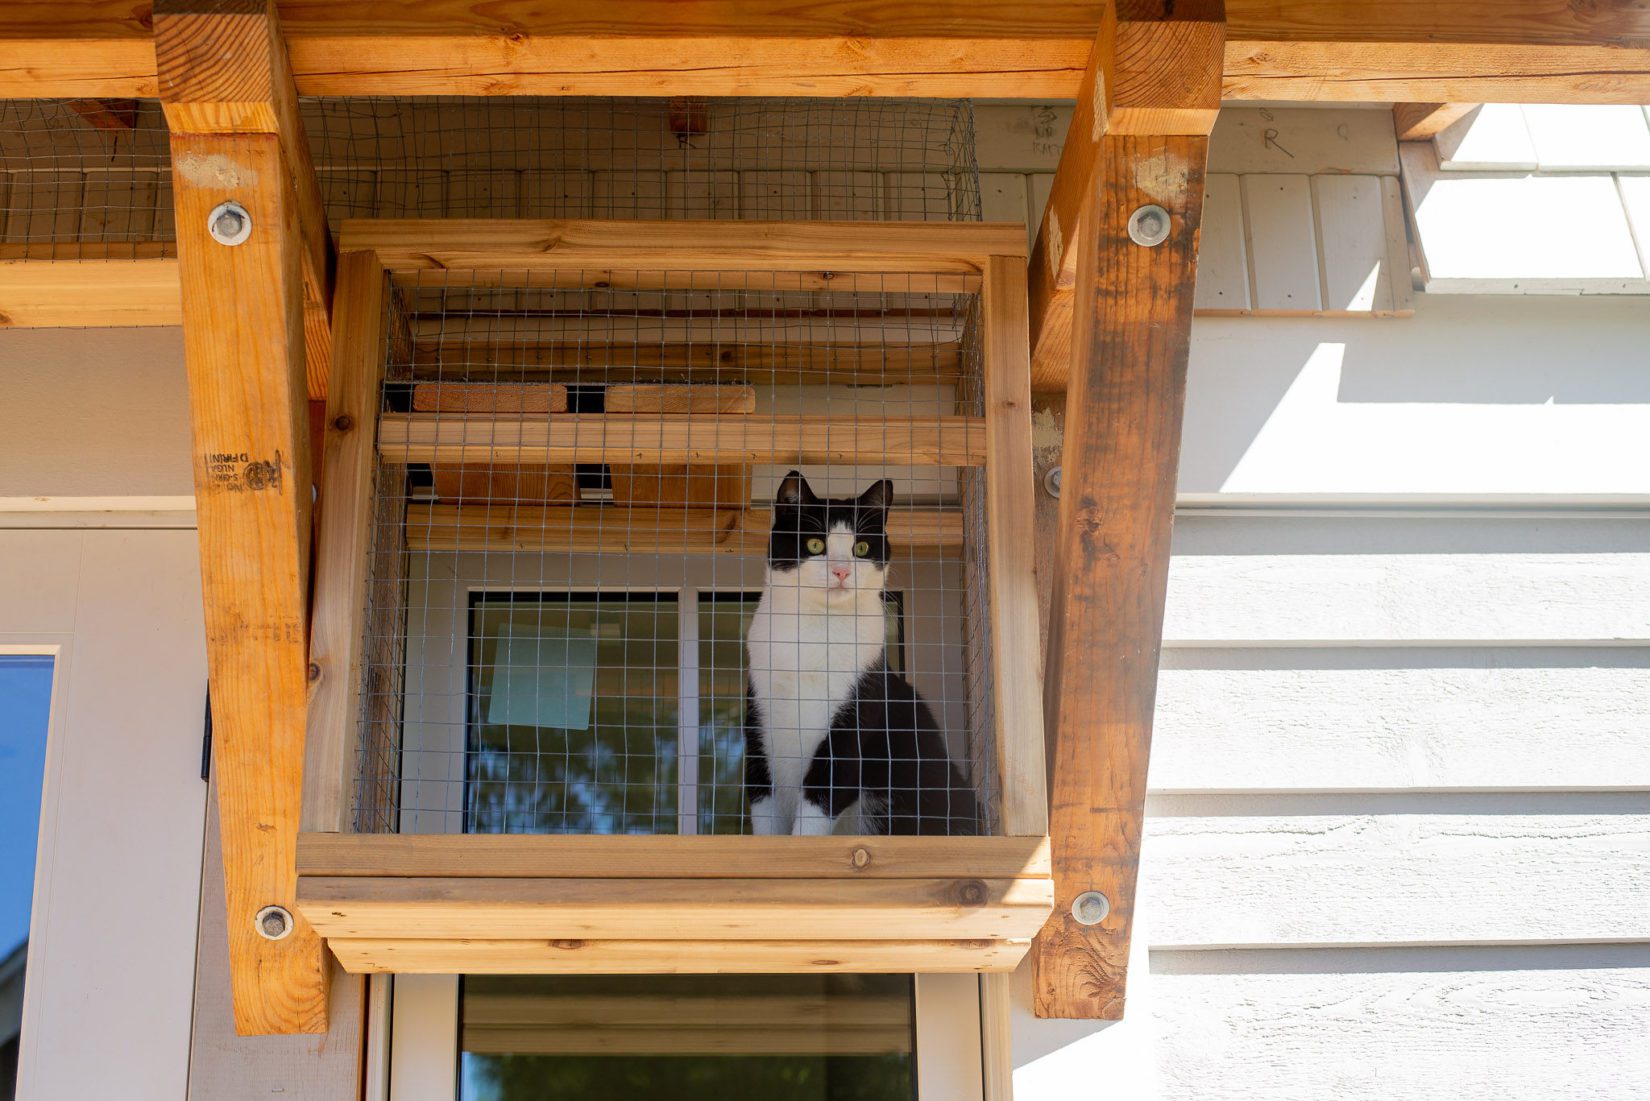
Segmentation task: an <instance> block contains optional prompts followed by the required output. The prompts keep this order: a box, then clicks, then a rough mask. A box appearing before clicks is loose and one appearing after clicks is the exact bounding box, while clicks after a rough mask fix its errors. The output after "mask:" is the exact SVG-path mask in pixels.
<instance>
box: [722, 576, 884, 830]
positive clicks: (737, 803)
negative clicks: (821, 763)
mask: <svg viewBox="0 0 1650 1101" xmlns="http://www.w3.org/2000/svg"><path fill="white" fill-rule="evenodd" d="M759 599H760V597H759V596H758V595H757V594H745V593H701V594H700V596H699V832H700V833H725V834H726V833H745V832H747V829H746V824H745V811H746V807H745V687H746V667H745V632H746V631H747V630H748V629H749V627H750V622H751V616H753V615H755V614H756V604H757V601H758V600H759ZM884 599H885V601H886V603H887V606H888V636H887V653H888V664H889V666H890V667H891V668H892V669H893V670H894V671H895V672H896V673H897V672H903V671H904V667H905V663H904V652H903V651H904V646H903V642H902V631H903V624H902V616H903V612H902V605H901V602H900V598H899V596H898V594H895V593H889V594H887V596H886V597H885V598H884Z"/></svg>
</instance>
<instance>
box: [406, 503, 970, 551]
mask: <svg viewBox="0 0 1650 1101" xmlns="http://www.w3.org/2000/svg"><path fill="white" fill-rule="evenodd" d="M772 526H773V514H772V512H771V511H769V510H768V509H765V508H680V507H674V506H667V507H665V508H663V509H661V508H647V507H641V506H638V507H634V508H623V507H619V506H612V505H604V506H600V507H570V505H567V504H562V505H548V506H540V505H531V504H514V503H500V502H498V501H494V502H492V503H491V504H489V505H486V506H483V507H481V508H466V507H465V506H463V505H455V504H433V505H432V504H416V503H415V504H410V505H408V506H407V549H408V550H414V551H520V552H523V553H533V554H544V553H554V554H567V553H572V554H581V553H582V554H594V553H596V552H598V551H607V552H609V553H612V554H725V555H733V556H735V557H748V558H754V557H757V556H758V555H764V554H766V553H767V550H768V531H769V529H770V528H772ZM888 539H889V541H890V542H891V543H892V544H893V549H894V553H895V554H901V553H906V552H915V553H918V554H924V555H930V556H931V555H933V554H935V553H948V554H954V553H956V552H957V551H960V550H961V549H962V546H963V518H962V514H961V513H960V512H941V511H938V510H935V511H926V510H925V511H913V510H909V509H899V510H896V511H895V512H892V513H890V514H889V516H888Z"/></svg>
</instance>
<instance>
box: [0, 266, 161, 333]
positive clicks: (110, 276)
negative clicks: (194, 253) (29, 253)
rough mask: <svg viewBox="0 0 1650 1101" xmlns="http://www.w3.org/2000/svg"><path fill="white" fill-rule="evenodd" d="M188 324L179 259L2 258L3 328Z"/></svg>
mask: <svg viewBox="0 0 1650 1101" xmlns="http://www.w3.org/2000/svg"><path fill="white" fill-rule="evenodd" d="M182 321H183V306H182V300H181V296H180V292H179V290H178V262H177V260H176V259H170V258H157V259H118V260H40V259H30V260H6V259H0V329H40V328H46V329H51V328H81V327H84V326H88V325H95V326H104V325H107V326H133V325H140V326H152V325H178V324H181V323H182Z"/></svg>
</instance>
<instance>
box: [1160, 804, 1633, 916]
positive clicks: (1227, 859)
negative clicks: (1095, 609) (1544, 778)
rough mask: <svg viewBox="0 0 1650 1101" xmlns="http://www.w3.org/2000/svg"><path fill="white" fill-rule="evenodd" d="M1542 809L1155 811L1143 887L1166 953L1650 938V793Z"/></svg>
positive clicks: (1223, 807)
mask: <svg viewBox="0 0 1650 1101" xmlns="http://www.w3.org/2000/svg"><path fill="white" fill-rule="evenodd" d="M1547 802H1548V803H1550V802H1551V800H1547ZM1541 803H1542V800H1539V799H1532V798H1531V797H1527V796H1526V797H1522V798H1520V799H1517V800H1512V799H1508V798H1506V797H1501V796H1487V795H1486V796H1456V797H1453V798H1447V799H1446V798H1443V797H1427V798H1413V799H1411V798H1405V797H1394V796H1366V797H1363V798H1361V799H1359V798H1354V797H1346V796H1341V797H1335V798H1333V799H1319V798H1315V797H1311V796H1304V797H1285V796H1246V797H1234V798H1226V799H1219V800H1212V799H1207V798H1195V797H1189V796H1181V797H1169V796H1165V797H1162V798H1160V799H1155V800H1154V801H1153V814H1152V817H1151V819H1150V821H1149V822H1148V824H1147V826H1148V828H1147V844H1148V846H1149V847H1150V851H1151V854H1152V855H1151V862H1150V865H1149V867H1148V868H1147V870H1146V871H1145V873H1143V876H1142V879H1143V882H1142V886H1141V891H1142V893H1143V894H1144V895H1146V896H1148V897H1149V898H1150V899H1151V904H1152V946H1153V947H1154V948H1157V947H1185V948H1235V947H1268V946H1278V945H1296V946H1301V947H1309V946H1317V947H1323V946H1337V945H1338V946H1358V945H1381V944H1518V943H1526V944H1535V943H1546V942H1562V943H1584V942H1588V941H1595V942H1597V941H1645V940H1650V914H1647V913H1646V911H1645V908H1644V906H1643V905H1642V901H1643V884H1644V883H1645V882H1646V878H1647V877H1650V796H1633V797H1615V798H1602V800H1601V797H1594V798H1586V797H1578V798H1566V799H1565V800H1564V804H1563V806H1564V811H1565V812H1564V813H1540V811H1541V809H1542V808H1541ZM1590 805H1595V806H1597V810H1596V811H1594V812H1592V813H1589V812H1588V809H1587V808H1588V807H1589V806H1590ZM1635 806H1636V808H1637V810H1638V811H1639V813H1632V811H1633V809H1634V807H1635ZM1524 811H1531V812H1533V813H1523V812H1524ZM1211 812H1214V813H1211ZM1532 898H1535V899H1552V900H1555V903H1556V904H1557V905H1558V906H1559V907H1560V909H1561V911H1562V917H1558V916H1557V914H1556V913H1555V911H1554V909H1553V908H1551V907H1548V906H1542V905H1534V906H1532V905H1530V904H1529V900H1530V899H1532ZM1234 899H1253V900H1265V901H1264V904H1254V905H1232V904H1231V901H1232V900H1234ZM1557 900H1562V902H1561V903H1557Z"/></svg>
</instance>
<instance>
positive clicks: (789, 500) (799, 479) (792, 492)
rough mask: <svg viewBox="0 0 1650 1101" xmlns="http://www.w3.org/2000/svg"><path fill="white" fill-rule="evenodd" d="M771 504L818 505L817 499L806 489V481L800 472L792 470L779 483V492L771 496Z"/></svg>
mask: <svg viewBox="0 0 1650 1101" xmlns="http://www.w3.org/2000/svg"><path fill="white" fill-rule="evenodd" d="M773 502H774V504H776V505H814V504H818V503H819V498H818V497H815V496H814V491H813V490H812V489H810V488H809V487H808V479H806V478H804V477H803V476H802V472H801V471H800V470H793V471H791V472H790V473H789V474H787V475H785V480H784V481H782V482H780V483H779V492H777V493H775V494H774V495H773Z"/></svg>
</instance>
